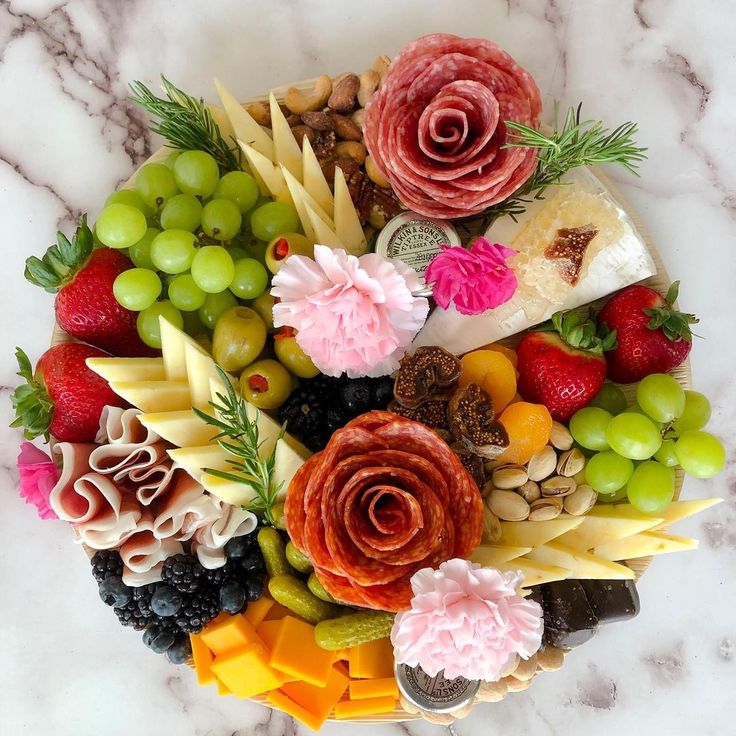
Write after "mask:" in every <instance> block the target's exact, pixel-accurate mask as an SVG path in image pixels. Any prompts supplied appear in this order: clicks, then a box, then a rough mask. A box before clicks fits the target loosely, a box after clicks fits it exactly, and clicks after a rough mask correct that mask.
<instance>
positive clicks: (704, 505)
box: [652, 498, 723, 531]
mask: <svg viewBox="0 0 736 736" xmlns="http://www.w3.org/2000/svg"><path fill="white" fill-rule="evenodd" d="M719 503H723V499H722V498H694V499H692V500H690V501H673V502H672V503H671V504H670V505H669V506H668V507H667V508H666V509H665V510H664V511H661V512H660V513H658V514H657V516H660V517H662V519H663V521H662V523H661V524H659V525H657V526H655V527H652V531H654V530H657V529H661V528H663V527H667V526H669V525H670V524H675V523H676V522H678V521H682V520H683V519H687V518H688V517H689V516H693V515H694V514H699V513H700V512H701V511H705V510H706V509H709V508H711V506H716V505H717V504H719Z"/></svg>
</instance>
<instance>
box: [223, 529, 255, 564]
mask: <svg viewBox="0 0 736 736" xmlns="http://www.w3.org/2000/svg"><path fill="white" fill-rule="evenodd" d="M255 542H256V533H255V532H251V533H250V534H244V535H243V536H242V537H233V538H232V539H230V540H228V542H227V543H226V544H225V555H226V556H227V558H228V559H229V560H231V559H237V558H240V557H245V556H246V555H247V554H248V552H250V550H251V549H252V548H253V545H254V544H255Z"/></svg>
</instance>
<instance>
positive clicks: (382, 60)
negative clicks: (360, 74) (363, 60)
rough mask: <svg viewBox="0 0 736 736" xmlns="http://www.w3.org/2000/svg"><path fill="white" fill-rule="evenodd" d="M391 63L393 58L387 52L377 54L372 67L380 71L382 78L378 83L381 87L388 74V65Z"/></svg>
mask: <svg viewBox="0 0 736 736" xmlns="http://www.w3.org/2000/svg"><path fill="white" fill-rule="evenodd" d="M390 64H391V59H390V58H389V57H388V56H386V54H382V55H381V56H377V57H376V60H375V61H374V62H373V66H372V67H371V69H374V70H375V71H377V72H378V76H379V78H380V81H379V83H378V86H379V87H380V86H381V84H383V78H384V77H385V76H386V72H387V71H388V67H389V65H390Z"/></svg>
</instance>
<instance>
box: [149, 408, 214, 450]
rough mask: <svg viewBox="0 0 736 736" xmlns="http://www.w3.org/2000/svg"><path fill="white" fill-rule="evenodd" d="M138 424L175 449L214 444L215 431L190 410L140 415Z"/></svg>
mask: <svg viewBox="0 0 736 736" xmlns="http://www.w3.org/2000/svg"><path fill="white" fill-rule="evenodd" d="M138 419H139V420H140V423H141V424H142V425H143V426H144V427H147V428H148V429H150V430H152V431H153V432H155V433H156V434H157V435H158V436H159V437H161V438H162V439H164V440H166V441H167V442H170V443H171V444H172V445H176V446H177V447H197V446H198V445H209V444H215V443H214V441H213V439H212V438H213V437H214V436H215V435H216V434H217V430H216V429H215V428H214V427H211V426H210V425H209V424H206V423H205V422H203V421H202V420H201V419H200V418H199V417H198V416H197V415H196V414H195V413H194V412H193V411H192V410H191V409H183V410H182V411H165V412H154V413H151V414H141V415H139V417H138Z"/></svg>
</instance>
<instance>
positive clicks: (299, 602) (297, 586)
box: [268, 575, 340, 624]
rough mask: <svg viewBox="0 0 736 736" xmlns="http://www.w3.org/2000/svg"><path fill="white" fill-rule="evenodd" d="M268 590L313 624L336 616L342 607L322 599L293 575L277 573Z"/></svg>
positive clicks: (277, 601)
mask: <svg viewBox="0 0 736 736" xmlns="http://www.w3.org/2000/svg"><path fill="white" fill-rule="evenodd" d="M268 592H269V593H270V594H271V597H272V598H273V599H274V600H275V601H276V603H280V604H281V605H282V606H284V607H286V608H288V609H289V610H290V611H293V612H294V613H295V614H296V615H297V616H301V617H302V618H303V619H304V620H305V621H309V623H311V624H316V623H319V622H320V621H323V620H324V619H326V618H334V617H335V616H337V615H338V614H339V613H340V607H339V606H335V605H333V604H332V603H327V602H326V601H321V600H320V599H319V598H317V596H316V595H313V594H312V592H311V591H310V590H309V588H307V584H306V583H305V582H304V581H302V580H299V578H296V577H294V576H293V575H276V576H275V577H272V578H271V579H270V580H269V581H268Z"/></svg>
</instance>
